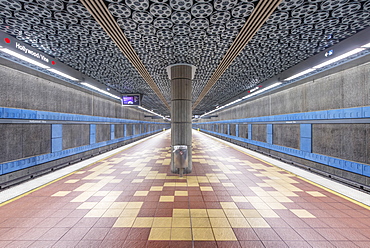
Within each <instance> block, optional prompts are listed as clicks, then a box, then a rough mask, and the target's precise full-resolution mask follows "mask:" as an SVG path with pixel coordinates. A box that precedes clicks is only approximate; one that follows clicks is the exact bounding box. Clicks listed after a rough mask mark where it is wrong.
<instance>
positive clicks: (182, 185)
mask: <svg viewBox="0 0 370 248" xmlns="http://www.w3.org/2000/svg"><path fill="white" fill-rule="evenodd" d="M175 186H176V187H187V186H188V184H187V183H176V184H175Z"/></svg>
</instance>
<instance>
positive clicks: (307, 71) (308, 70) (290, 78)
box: [284, 68, 315, 81]
mask: <svg viewBox="0 0 370 248" xmlns="http://www.w3.org/2000/svg"><path fill="white" fill-rule="evenodd" d="M314 70H315V69H312V68H310V69H307V70H304V71H302V72H300V73H297V74H295V75H293V76H291V77H288V78H286V79H284V81H289V80H292V79H295V78H297V77H300V76H303V75H305V74H307V73H310V72H312V71H314Z"/></svg>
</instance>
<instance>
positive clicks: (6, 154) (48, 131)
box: [0, 59, 163, 188]
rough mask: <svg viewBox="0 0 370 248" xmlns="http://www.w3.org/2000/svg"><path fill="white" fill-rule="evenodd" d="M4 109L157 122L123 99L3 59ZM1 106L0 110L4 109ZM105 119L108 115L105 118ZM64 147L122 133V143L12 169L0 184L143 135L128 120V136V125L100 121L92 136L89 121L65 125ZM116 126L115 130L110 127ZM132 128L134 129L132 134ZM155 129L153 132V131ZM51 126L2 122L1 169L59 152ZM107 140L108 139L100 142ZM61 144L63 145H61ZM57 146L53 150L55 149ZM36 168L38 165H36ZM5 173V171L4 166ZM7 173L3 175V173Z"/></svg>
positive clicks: (0, 93)
mask: <svg viewBox="0 0 370 248" xmlns="http://www.w3.org/2000/svg"><path fill="white" fill-rule="evenodd" d="M0 108H15V109H25V110H37V111H48V112H56V113H67V114H75V115H88V116H99V117H107V118H120V119H126V120H136V121H146V122H153V120H152V119H151V118H148V117H144V115H147V113H144V112H143V111H142V110H140V109H138V108H131V107H123V106H122V105H121V103H120V101H117V100H115V99H113V98H109V97H105V96H102V95H100V94H97V93H94V92H92V91H89V90H85V89H83V88H80V87H78V86H75V85H72V84H70V83H67V82H64V81H62V80H59V79H56V78H53V77H50V76H48V75H45V74H43V73H41V72H37V71H34V70H32V69H29V68H26V67H23V66H21V65H18V64H15V63H13V62H10V61H7V60H4V59H0ZM0 110H1V109H0ZM101 121H102V122H104V119H101ZM155 122H156V123H161V122H162V123H163V120H161V119H156V120H155ZM61 124H62V125H63V127H62V129H60V131H61V136H62V137H63V138H61V143H60V149H61V150H68V149H72V148H76V147H83V146H87V145H91V144H92V143H94V144H95V143H99V142H105V141H107V142H108V141H111V140H112V139H115V138H116V139H118V138H121V140H123V138H122V137H125V138H124V141H119V142H118V141H117V142H116V143H114V144H112V142H110V143H109V145H108V143H107V145H106V147H101V145H99V146H97V147H99V148H94V149H92V150H91V151H86V152H81V153H80V154H73V155H71V156H70V157H67V158H65V157H63V158H62V159H58V160H54V161H51V162H48V163H45V164H42V165H37V166H33V167H32V168H27V170H26V169H24V170H20V171H17V172H14V173H8V174H6V173H3V172H2V173H0V188H1V187H2V185H9V181H17V180H18V178H21V177H24V176H25V175H29V174H31V173H35V174H37V173H38V172H37V171H38V170H39V171H40V170H43V171H45V170H49V169H50V168H56V167H58V166H59V165H60V164H63V165H68V164H69V163H71V162H73V161H76V160H80V159H82V158H85V157H89V156H91V155H94V154H99V153H100V152H102V151H105V150H109V149H112V148H114V147H117V146H120V145H124V144H127V143H129V142H132V141H134V140H137V139H140V138H143V137H145V136H147V134H145V135H144V134H143V135H142V136H140V137H139V136H135V137H132V138H130V137H129V136H132V135H134V134H138V135H141V133H143V132H144V129H143V128H142V132H140V125H141V124H127V125H126V126H127V133H126V135H124V125H125V124H113V125H112V124H99V123H96V130H95V134H94V139H95V140H93V141H92V140H91V135H92V132H91V125H90V124H91V123H90V124H75V123H68V122H66V123H61ZM147 125H148V128H147V129H148V130H146V132H149V131H151V132H156V131H158V130H162V127H161V126H160V125H157V124H147ZM112 126H113V127H114V132H113V130H112ZM133 126H135V129H134V131H135V132H133ZM149 129H151V130H149ZM52 135H53V131H52V124H48V123H46V124H14V123H4V122H3V123H0V140H1V141H0V151H1V152H0V168H2V167H1V166H2V164H5V163H9V162H12V161H17V160H20V159H24V158H28V157H35V156H39V155H43V154H51V153H52V152H54V151H53V149H54V150H55V147H56V146H55V144H53V142H52V138H53V137H52ZM101 144H104V143H101ZM58 145H59V144H58ZM53 147H54V148H53ZM36 167H39V169H37V168H36ZM4 171H5V170H4ZM2 174H4V175H2Z"/></svg>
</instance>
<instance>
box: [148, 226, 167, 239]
mask: <svg viewBox="0 0 370 248" xmlns="http://www.w3.org/2000/svg"><path fill="white" fill-rule="evenodd" d="M148 240H171V228H157V227H154V228H152V229H151V230H150V234H149V238H148Z"/></svg>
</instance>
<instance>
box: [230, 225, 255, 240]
mask: <svg viewBox="0 0 370 248" xmlns="http://www.w3.org/2000/svg"><path fill="white" fill-rule="evenodd" d="M233 231H234V233H235V236H236V238H237V239H238V240H239V241H242V240H259V238H258V236H257V234H256V233H255V232H254V231H253V229H251V228H233Z"/></svg>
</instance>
